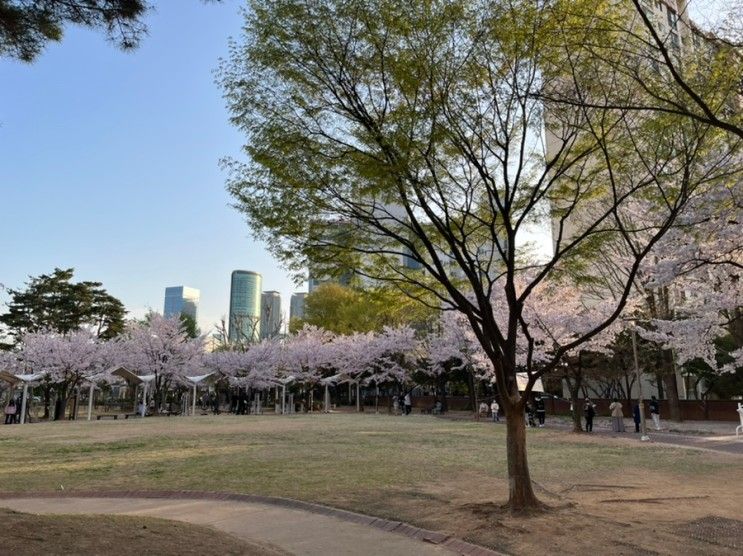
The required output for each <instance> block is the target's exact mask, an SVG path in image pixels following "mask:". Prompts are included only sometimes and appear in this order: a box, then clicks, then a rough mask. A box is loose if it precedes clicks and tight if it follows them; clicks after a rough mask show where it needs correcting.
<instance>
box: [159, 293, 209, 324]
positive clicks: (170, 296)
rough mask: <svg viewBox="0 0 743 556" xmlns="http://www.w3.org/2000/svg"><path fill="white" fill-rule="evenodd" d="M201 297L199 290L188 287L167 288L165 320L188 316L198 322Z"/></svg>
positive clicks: (164, 308) (164, 309)
mask: <svg viewBox="0 0 743 556" xmlns="http://www.w3.org/2000/svg"><path fill="white" fill-rule="evenodd" d="M199 295H200V292H199V290H197V289H196V288H189V287H187V286H172V287H169V288H165V305H164V307H163V315H164V316H165V318H170V317H176V316H180V315H188V316H189V317H191V318H192V319H193V320H197V319H196V317H197V312H198V309H199Z"/></svg>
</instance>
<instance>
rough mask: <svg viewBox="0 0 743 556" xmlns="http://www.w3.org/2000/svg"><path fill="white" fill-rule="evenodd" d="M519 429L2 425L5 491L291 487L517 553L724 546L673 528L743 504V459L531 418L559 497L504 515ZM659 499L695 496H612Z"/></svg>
mask: <svg viewBox="0 0 743 556" xmlns="http://www.w3.org/2000/svg"><path fill="white" fill-rule="evenodd" d="M504 435H505V428H504V427H503V426H502V425H501V426H498V425H492V424H490V423H488V424H482V423H473V422H453V421H445V420H441V419H436V418H432V417H425V416H410V417H405V418H402V417H390V416H381V415H353V414H336V415H305V416H293V417H275V416H265V417H253V416H250V417H235V416H220V417H197V418H157V419H155V418H153V419H146V420H144V421H139V420H134V421H132V420H130V421H121V422H119V421H99V422H91V423H88V422H79V423H49V424H38V425H31V426H27V427H15V426H11V427H0V490H4V491H9V490H12V491H19V492H20V491H30V490H53V489H57V488H59V487H60V485H64V488H65V489H66V490H75V489H80V490H90V489H100V490H116V489H187V490H225V491H235V492H249V493H255V494H265V495H273V496H288V497H292V498H298V499H302V500H310V501H315V502H322V503H326V504H330V505H335V506H339V507H343V508H349V509H353V510H357V511H362V512H366V513H370V514H374V515H379V516H383V517H391V518H396V519H402V520H405V521H409V522H413V523H415V524H417V525H420V526H423V527H429V528H434V529H438V530H445V531H448V532H451V533H454V534H457V535H459V536H464V537H466V538H468V539H470V540H472V541H475V542H478V543H481V544H485V545H489V546H493V547H496V548H499V549H500V550H505V551H511V552H515V553H528V552H532V551H537V550H541V551H544V550H546V551H547V552H555V551H571V552H574V553H588V552H592V551H593V548H596V547H597V546H601V551H602V552H604V553H606V554H619V553H628V552H632V551H633V550H635V549H633V548H631V547H630V548H627V546H626V545H627V542H628V541H627V536H628V532H629V531H631V533H632V534H631V537H632V543H630V544H631V545H632V546H635V547H636V546H642V547H644V548H646V549H650V550H654V551H657V552H659V553H685V552H694V551H696V552H697V553H698V552H700V551H701V552H709V551H710V547H709V546H705V545H700V544H699V543H698V542H697V541H691V540H690V539H679V538H678V535H676V534H672V533H671V531H672V530H673V527H675V526H677V525H678V524H679V523H681V522H682V521H683V520H688V519H692V518H695V517H699V516H703V515H707V514H710V513H714V514H716V515H722V516H726V517H731V518H735V517H740V509H739V501H740V500H741V499H743V485H741V482H740V469H741V467H740V466H741V463H742V462H741V459H740V458H736V457H734V456H726V455H722V454H719V455H718V454H711V453H708V452H698V451H692V450H684V449H671V448H667V447H662V448H661V447H653V446H647V445H639V443H634V442H632V441H628V440H611V439H606V438H603V439H598V438H586V437H583V436H578V435H573V434H569V433H565V432H558V431H550V430H549V429H537V430H530V431H529V444H530V452H529V457H530V464H531V468H532V471H533V478H534V480H535V482H536V483H537V484H538V487H537V488H538V491H539V492H540V494H541V496H542V498H543V499H544V500H545V501H546V502H548V503H549V504H551V505H553V506H555V507H556V508H558V509H556V510H555V511H553V512H551V513H550V514H548V515H547V516H541V517H534V518H531V519H528V520H525V519H521V518H513V517H510V516H507V515H503V514H502V513H501V512H500V510H499V509H498V506H497V505H496V504H494V502H502V501H504V500H505V497H506V492H507V491H506V481H505V472H506V467H505V450H504V440H505V439H504ZM649 497H656V498H658V497H660V498H664V497H665V498H667V497H681V498H682V500H681V501H679V500H676V501H673V502H671V501H668V502H666V501H660V502H653V503H649V502H631V501H630V502H624V501H622V502H611V500H616V499H619V498H621V499H627V500H636V499H642V498H649ZM535 528H536V529H535ZM576 533H577V534H576ZM595 543H598V545H596V544H595ZM621 543H624V544H621ZM638 543H639V544H638ZM592 547H593V548H592ZM713 551H714V550H713ZM723 553H724V552H723Z"/></svg>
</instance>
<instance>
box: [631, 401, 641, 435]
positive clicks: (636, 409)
mask: <svg viewBox="0 0 743 556" xmlns="http://www.w3.org/2000/svg"><path fill="white" fill-rule="evenodd" d="M632 417H633V419H634V420H635V432H640V404H635V407H634V408H632Z"/></svg>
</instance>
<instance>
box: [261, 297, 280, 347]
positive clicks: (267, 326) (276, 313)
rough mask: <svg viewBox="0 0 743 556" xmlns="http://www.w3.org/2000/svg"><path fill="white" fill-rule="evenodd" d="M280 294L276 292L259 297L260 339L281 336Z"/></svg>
mask: <svg viewBox="0 0 743 556" xmlns="http://www.w3.org/2000/svg"><path fill="white" fill-rule="evenodd" d="M281 320H282V319H281V294H280V293H279V292H276V291H267V292H263V295H261V339H263V338H275V337H276V336H278V335H279V334H281Z"/></svg>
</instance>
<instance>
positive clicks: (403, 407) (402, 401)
mask: <svg viewBox="0 0 743 556" xmlns="http://www.w3.org/2000/svg"><path fill="white" fill-rule="evenodd" d="M437 403H440V402H437ZM392 409H393V411H394V412H395V414H397V412H398V411H399V412H400V413H401V415H410V414H411V413H412V411H413V398H412V397H411V396H410V392H404V393H402V394H400V395H399V396H397V397H394V398H392ZM440 411H441V410H440V409H439V412H440Z"/></svg>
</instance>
